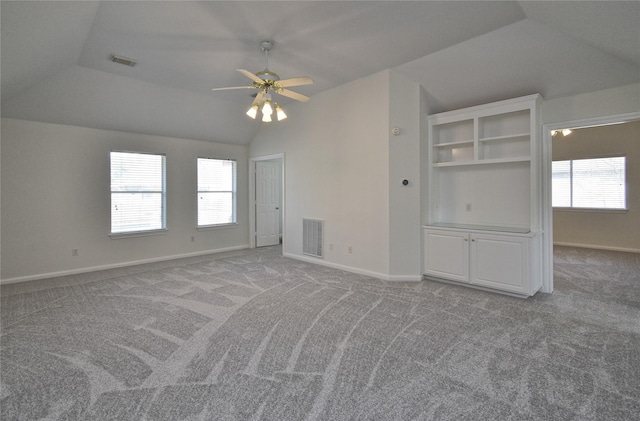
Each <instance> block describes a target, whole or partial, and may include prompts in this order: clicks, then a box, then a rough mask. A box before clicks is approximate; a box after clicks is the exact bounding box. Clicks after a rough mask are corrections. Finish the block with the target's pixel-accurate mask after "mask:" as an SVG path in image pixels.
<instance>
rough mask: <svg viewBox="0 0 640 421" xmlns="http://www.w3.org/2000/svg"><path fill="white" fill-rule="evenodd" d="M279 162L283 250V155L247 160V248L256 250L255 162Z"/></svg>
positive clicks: (284, 236)
mask: <svg viewBox="0 0 640 421" xmlns="http://www.w3.org/2000/svg"><path fill="white" fill-rule="evenodd" d="M278 159H279V160H280V164H281V166H282V167H281V168H280V183H282V206H281V209H280V222H281V224H282V250H285V244H286V241H287V236H286V235H285V233H286V226H285V223H284V222H285V221H286V218H285V214H286V205H285V204H286V203H287V201H286V193H285V182H284V180H285V178H286V177H285V154H284V153H279V154H273V155H264V156H257V157H254V158H249V247H250V248H256V162H258V161H273V160H278Z"/></svg>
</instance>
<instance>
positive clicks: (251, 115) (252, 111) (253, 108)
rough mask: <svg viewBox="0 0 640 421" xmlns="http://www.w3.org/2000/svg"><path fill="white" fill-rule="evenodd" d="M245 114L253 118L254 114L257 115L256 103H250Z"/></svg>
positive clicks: (254, 117)
mask: <svg viewBox="0 0 640 421" xmlns="http://www.w3.org/2000/svg"><path fill="white" fill-rule="evenodd" d="M247 115H248V116H249V117H251V118H252V119H254V120H255V119H256V116H257V115H258V105H257V104H254V105H252V106H251V108H249V109H248V110H247Z"/></svg>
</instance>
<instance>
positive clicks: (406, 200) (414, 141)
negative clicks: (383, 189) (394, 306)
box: [388, 71, 427, 280]
mask: <svg viewBox="0 0 640 421" xmlns="http://www.w3.org/2000/svg"><path fill="white" fill-rule="evenodd" d="M389 78H390V85H389V125H390V127H391V128H393V127H398V128H399V129H400V134H399V135H397V136H396V135H393V134H392V133H391V132H388V133H389V242H390V244H389V274H390V276H391V277H392V278H393V279H407V280H420V279H421V276H420V274H421V273H422V271H421V255H422V253H421V249H422V239H421V230H420V225H421V212H420V206H421V196H420V189H421V187H420V186H421V183H420V138H421V127H422V125H425V126H426V125H427V117H426V114H423V112H424V111H425V110H424V109H421V92H420V85H419V84H417V83H416V82H412V81H410V80H409V79H407V78H405V77H404V76H402V75H401V74H399V73H397V72H394V71H391V72H390V73H389ZM421 123H422V124H421ZM405 179H406V180H408V181H409V184H408V185H406V186H404V185H403V184H402V180H405Z"/></svg>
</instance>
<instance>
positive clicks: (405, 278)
mask: <svg viewBox="0 0 640 421" xmlns="http://www.w3.org/2000/svg"><path fill="white" fill-rule="evenodd" d="M282 255H283V256H284V257H288V258H290V259H294V260H300V261H303V262H307V263H314V264H316V265H320V266H327V267H330V268H333V269H339V270H344V271H345V272H351V273H357V274H358V275H365V276H371V277H372V278H377V279H382V280H383V281H390V282H419V281H422V275H415V276H413V275H386V274H383V273H379V272H373V271H369V270H365V269H360V268H355V267H352V266H345V265H341V264H338V263H332V262H327V261H326V260H323V259H314V258H312V257H305V256H299V255H297V254H292V253H286V252H282Z"/></svg>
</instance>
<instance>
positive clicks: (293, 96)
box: [276, 89, 310, 102]
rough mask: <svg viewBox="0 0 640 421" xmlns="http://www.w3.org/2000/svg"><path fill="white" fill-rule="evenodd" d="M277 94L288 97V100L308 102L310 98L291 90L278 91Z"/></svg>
mask: <svg viewBox="0 0 640 421" xmlns="http://www.w3.org/2000/svg"><path fill="white" fill-rule="evenodd" d="M276 93H278V94H280V95H282V96H286V97H287V98H291V99H295V100H296V101H302V102H307V101H309V99H310V98H309V97H308V96H306V95H302V94H299V93H297V92H293V91H290V90H289V89H278V90H276Z"/></svg>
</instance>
